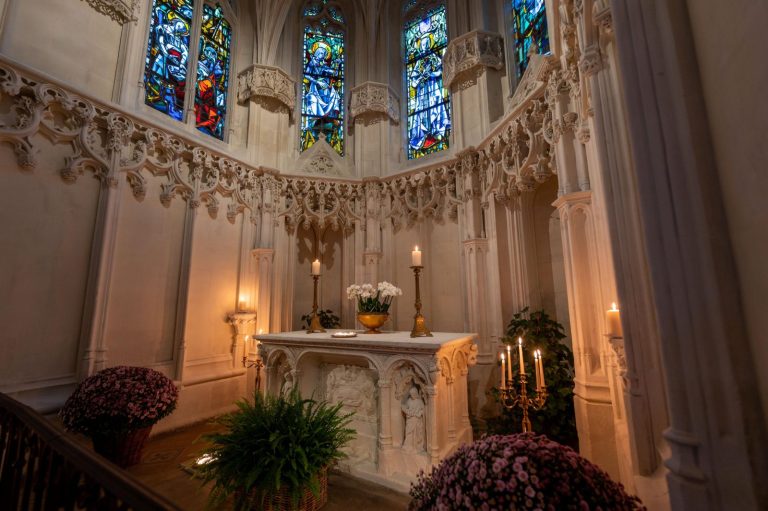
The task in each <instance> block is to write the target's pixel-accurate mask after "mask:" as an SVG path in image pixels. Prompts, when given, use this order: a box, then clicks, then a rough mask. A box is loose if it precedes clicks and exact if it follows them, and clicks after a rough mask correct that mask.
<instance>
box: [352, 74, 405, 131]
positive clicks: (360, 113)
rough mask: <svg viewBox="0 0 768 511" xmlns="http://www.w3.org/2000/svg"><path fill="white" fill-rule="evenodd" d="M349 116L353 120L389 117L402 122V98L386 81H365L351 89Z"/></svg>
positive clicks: (373, 119) (393, 120) (367, 120)
mask: <svg viewBox="0 0 768 511" xmlns="http://www.w3.org/2000/svg"><path fill="white" fill-rule="evenodd" d="M349 92H350V95H351V98H350V101H349V116H350V119H351V120H352V122H355V120H358V119H359V120H362V121H364V122H369V121H376V120H382V119H389V120H390V121H391V122H392V124H399V123H400V99H399V98H398V97H397V94H395V92H394V91H393V90H392V89H391V88H390V87H389V85H387V84H384V83H376V82H365V83H362V84H360V85H358V86H357V87H354V88H352V89H350V91H349Z"/></svg>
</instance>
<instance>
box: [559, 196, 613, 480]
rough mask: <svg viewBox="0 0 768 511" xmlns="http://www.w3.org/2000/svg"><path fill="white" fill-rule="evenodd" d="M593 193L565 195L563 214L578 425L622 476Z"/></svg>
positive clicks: (584, 439) (586, 448)
mask: <svg viewBox="0 0 768 511" xmlns="http://www.w3.org/2000/svg"><path fill="white" fill-rule="evenodd" d="M591 195H592V194H591V192H576V193H572V194H569V195H564V196H562V197H560V198H559V199H558V200H557V201H555V203H554V205H555V207H556V208H557V209H558V212H559V214H560V228H561V235H562V240H563V257H564V266H565V276H566V287H567V290H568V309H569V317H570V321H571V338H572V341H573V352H574V361H575V372H576V378H575V383H576V386H575V388H574V393H575V399H574V400H575V407H576V425H577V428H578V431H579V451H580V452H581V454H582V455H584V456H585V457H587V458H588V459H590V460H591V461H593V462H595V463H597V464H598V465H600V467H602V468H603V469H604V470H605V471H606V472H608V473H609V474H611V476H612V477H614V478H615V479H619V477H620V471H619V460H618V456H617V449H616V439H615V430H614V420H613V402H612V399H611V391H610V387H609V382H608V374H607V371H606V367H605V364H604V358H605V356H604V355H605V346H604V345H605V343H604V339H603V338H602V331H603V314H604V312H603V307H602V304H603V302H604V300H603V299H602V293H601V291H600V272H601V267H600V264H599V260H598V257H597V251H598V250H597V246H596V238H595V221H594V215H593V210H592V203H591Z"/></svg>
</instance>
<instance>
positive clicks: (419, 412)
mask: <svg viewBox="0 0 768 511" xmlns="http://www.w3.org/2000/svg"><path fill="white" fill-rule="evenodd" d="M408 395H409V397H408V400H407V401H406V402H405V404H404V405H402V409H403V414H405V439H404V440H403V449H404V450H406V451H409V452H422V451H424V436H425V435H424V401H422V399H421V396H419V391H418V389H417V388H416V387H411V390H410V391H409V393H408Z"/></svg>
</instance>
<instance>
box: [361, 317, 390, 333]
mask: <svg viewBox="0 0 768 511" xmlns="http://www.w3.org/2000/svg"><path fill="white" fill-rule="evenodd" d="M388 319H389V314H388V313H386V312H358V313H357V320H358V321H359V322H360V324H361V325H363V326H364V327H365V328H366V329H367V330H366V331H365V332H363V333H364V334H380V333H381V330H379V328H381V326H382V325H383V324H384V323H386V322H387V320H388Z"/></svg>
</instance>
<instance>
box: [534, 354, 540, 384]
mask: <svg viewBox="0 0 768 511" xmlns="http://www.w3.org/2000/svg"><path fill="white" fill-rule="evenodd" d="M533 367H534V368H535V369H536V392H538V391H539V389H541V375H540V374H539V350H536V351H534V352H533Z"/></svg>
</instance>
